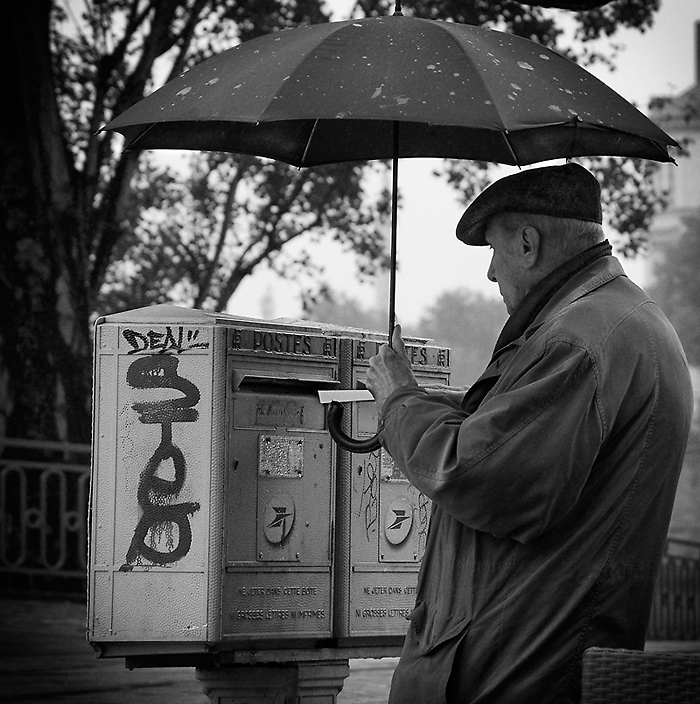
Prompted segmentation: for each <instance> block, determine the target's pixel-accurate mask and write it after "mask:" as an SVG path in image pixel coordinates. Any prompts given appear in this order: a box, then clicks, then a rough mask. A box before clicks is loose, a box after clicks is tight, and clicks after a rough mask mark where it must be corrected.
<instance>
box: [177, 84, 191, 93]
mask: <svg viewBox="0 0 700 704" xmlns="http://www.w3.org/2000/svg"><path fill="white" fill-rule="evenodd" d="M191 90H192V86H187V88H183V89H182V90H179V91H178V92H177V93H176V94H175V95H187V94H188V93H189V92H190V91H191Z"/></svg>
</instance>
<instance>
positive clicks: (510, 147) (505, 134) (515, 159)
mask: <svg viewBox="0 0 700 704" xmlns="http://www.w3.org/2000/svg"><path fill="white" fill-rule="evenodd" d="M501 134H502V135H503V139H504V140H505V142H506V146H507V147H508V151H509V152H510V154H511V156H512V157H513V163H514V164H515V165H516V166H520V160H519V159H518V157H517V155H516V153H515V150H514V149H513V145H512V144H511V143H510V132H509V131H508V130H503V132H502V133H501Z"/></svg>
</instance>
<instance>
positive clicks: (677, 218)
mask: <svg viewBox="0 0 700 704" xmlns="http://www.w3.org/2000/svg"><path fill="white" fill-rule="evenodd" d="M694 58H695V85H693V86H691V87H690V88H688V89H687V90H686V91H684V92H683V93H681V94H680V95H678V96H675V97H668V96H666V97H655V98H652V100H651V102H650V104H649V117H650V118H651V119H652V120H653V121H654V122H655V123H656V124H657V125H659V127H661V129H663V130H664V131H666V132H668V134H670V135H671V136H672V137H673V138H674V139H675V140H676V141H677V142H678V143H679V144H680V145H681V146H682V150H681V152H680V153H678V152H677V153H676V155H675V156H676V161H677V164H678V165H677V166H676V165H674V164H663V165H662V167H661V169H660V171H659V175H658V178H659V183H658V185H659V186H660V188H661V189H663V190H664V191H666V192H667V193H668V198H669V205H668V209H667V211H666V212H665V213H664V214H663V215H661V216H659V217H658V218H657V220H656V222H655V223H654V226H653V227H652V228H651V229H650V231H649V235H650V240H651V241H652V243H653V246H663V244H664V243H665V242H666V241H668V239H669V238H671V239H672V240H673V239H676V238H677V237H679V236H680V232H681V231H682V229H683V223H682V218H683V216H684V215H689V214H691V213H697V212H699V211H700V22H696V23H695V57H694Z"/></svg>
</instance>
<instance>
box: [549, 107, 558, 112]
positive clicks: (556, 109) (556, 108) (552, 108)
mask: <svg viewBox="0 0 700 704" xmlns="http://www.w3.org/2000/svg"><path fill="white" fill-rule="evenodd" d="M549 109H550V110H554V111H555V112H561V108H560V107H559V106H558V105H550V106H549Z"/></svg>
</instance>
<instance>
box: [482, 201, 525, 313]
mask: <svg viewBox="0 0 700 704" xmlns="http://www.w3.org/2000/svg"><path fill="white" fill-rule="evenodd" d="M511 225H512V223H511ZM485 239H486V242H487V243H488V245H489V247H491V249H492V250H493V255H492V257H491V264H490V265H489V269H488V272H487V274H486V275H487V276H488V279H489V281H493V282H494V283H497V284H498V288H499V290H500V292H501V297H502V298H503V302H504V303H505V304H506V310H507V311H508V315H512V314H513V312H514V311H515V309H516V308H517V307H518V306H519V305H520V303H521V301H522V300H523V298H525V296H526V294H527V292H528V291H529V290H530V287H531V282H530V276H529V269H528V268H527V267H526V266H525V264H526V260H525V257H524V255H523V252H522V248H521V247H519V237H518V234H517V228H516V229H514V228H513V227H509V226H508V225H507V217H506V216H504V215H503V214H502V213H498V214H496V215H493V216H492V217H491V218H490V219H489V222H488V225H487V228H486V234H485Z"/></svg>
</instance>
